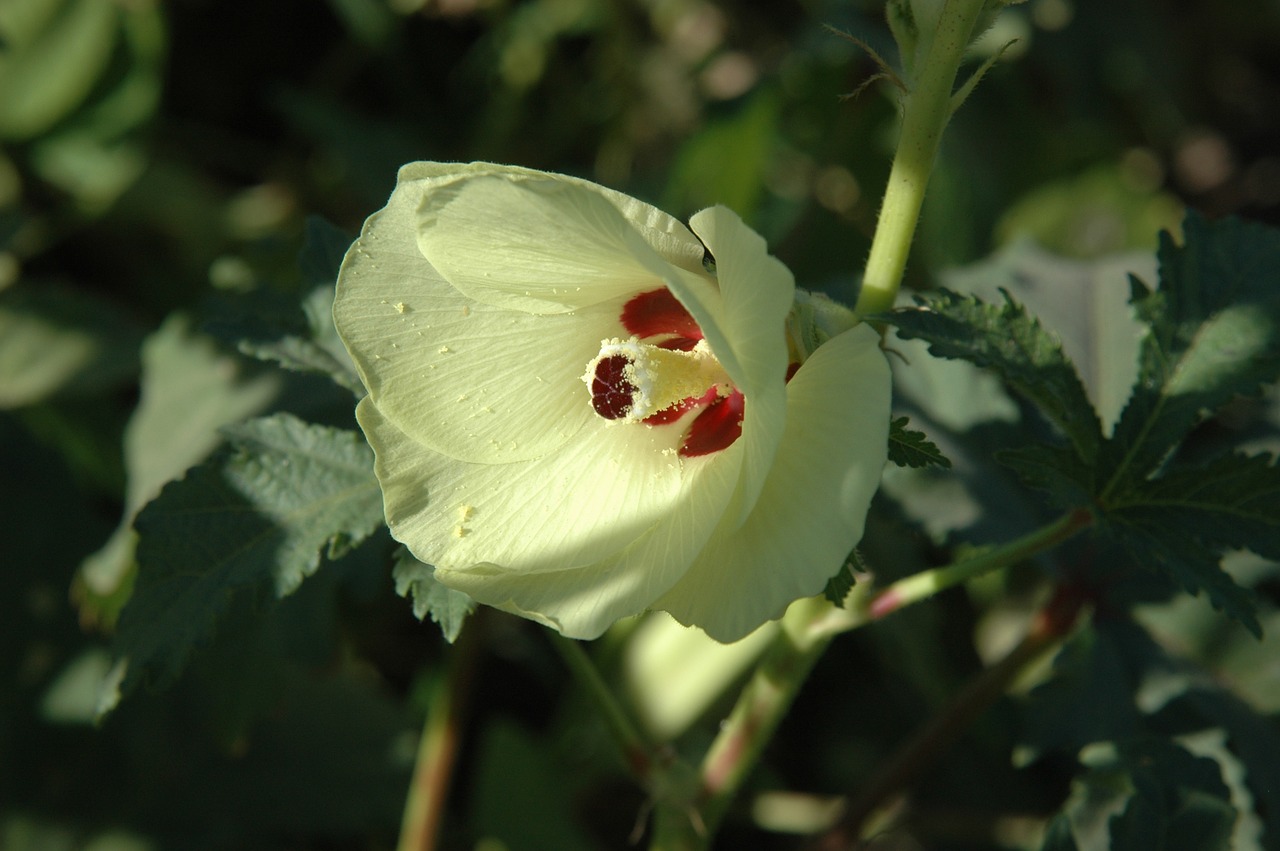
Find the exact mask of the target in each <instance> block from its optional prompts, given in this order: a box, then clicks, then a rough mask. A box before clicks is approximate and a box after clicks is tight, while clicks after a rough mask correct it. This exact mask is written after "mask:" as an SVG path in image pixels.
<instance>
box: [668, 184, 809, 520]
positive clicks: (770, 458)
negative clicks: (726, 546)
mask: <svg viewBox="0 0 1280 851" xmlns="http://www.w3.org/2000/svg"><path fill="white" fill-rule="evenodd" d="M690 224H691V225H692V227H693V230H694V232H695V233H696V234H697V235H698V236H699V237H701V239H702V241H703V242H704V243H705V244H706V245H707V247H708V248H709V249H710V250H711V253H712V254H713V255H714V256H715V258H716V276H717V279H718V281H719V284H720V298H721V307H720V311H719V315H718V316H717V321H716V326H717V330H718V335H719V336H722V337H723V342H721V343H719V344H717V341H716V340H715V339H712V338H711V337H710V336H708V342H709V343H710V344H711V349H712V351H714V352H715V353H716V354H717V356H720V360H721V363H725V358H724V356H723V355H722V352H723V351H724V349H725V348H728V349H729V350H730V351H731V353H732V357H731V358H730V360H729V363H732V364H733V365H734V369H736V371H737V374H736V375H735V374H734V371H732V370H729V368H728V366H727V365H726V371H728V372H729V375H730V376H731V377H732V378H733V379H734V383H735V384H736V385H737V386H738V389H739V390H741V391H742V393H743V395H744V396H745V397H746V408H745V415H744V417H743V423H742V437H741V441H742V442H743V444H744V447H745V457H744V460H743V475H742V480H741V482H740V484H739V494H738V499H737V503H736V505H735V507H734V512H735V515H736V517H735V519H736V521H737V522H739V523H741V522H743V521H745V520H746V518H747V517H748V515H749V514H750V513H751V511H752V509H753V508H754V506H755V504H756V499H757V498H758V497H759V494H760V489H761V488H762V487H763V486H764V481H765V476H766V475H767V474H768V472H769V470H770V468H771V467H772V466H773V464H774V453H775V452H776V451H777V448H778V441H779V440H780V439H781V437H782V430H783V424H784V422H785V420H786V417H787V415H788V414H787V408H788V406H787V402H786V389H785V381H786V372H787V343H786V336H785V334H784V324H785V322H786V316H787V312H788V311H789V310H790V309H791V304H792V302H793V301H794V299H795V281H794V279H793V278H792V275H791V272H790V271H789V270H788V269H787V267H786V266H784V265H783V264H782V263H781V262H780V261H779V260H778V259H777V258H775V257H773V256H771V255H770V254H769V250H768V246H766V245H765V241H764V239H763V238H762V237H761V236H760V235H759V234H757V233H756V232H755V231H753V230H751V228H749V227H747V226H746V225H745V224H744V223H743V221H742V219H740V218H738V216H737V215H736V214H735V213H733V212H732V211H731V210H729V209H727V208H725V207H712V208H710V209H707V210H703V211H702V212H700V213H698V214H696V215H695V216H694V217H693V219H692V220H691V222H690ZM705 330H706V329H705V328H704V331H705ZM718 346H719V347H718Z"/></svg>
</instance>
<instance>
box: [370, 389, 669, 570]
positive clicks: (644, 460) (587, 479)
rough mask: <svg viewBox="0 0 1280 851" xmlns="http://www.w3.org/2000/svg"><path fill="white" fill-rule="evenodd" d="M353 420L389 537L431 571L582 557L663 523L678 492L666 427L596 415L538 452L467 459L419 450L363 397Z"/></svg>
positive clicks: (540, 566)
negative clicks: (363, 440)
mask: <svg viewBox="0 0 1280 851" xmlns="http://www.w3.org/2000/svg"><path fill="white" fill-rule="evenodd" d="M356 416H357V418H358V420H359V422H360V426H361V428H363V429H364V432H365V435H366V436H367V437H368V439H369V443H370V445H372V446H373V449H374V453H375V471H376V473H377V476H378V481H379V482H380V483H381V485H382V493H383V505H384V509H385V513H386V518H387V523H388V525H389V526H390V527H391V532H392V535H393V536H394V537H395V538H396V539H397V540H399V541H401V542H402V543H404V544H406V545H407V546H408V547H409V549H410V550H411V551H412V552H413V554H414V555H415V556H417V557H418V558H419V559H420V560H422V561H425V562H428V563H430V564H433V565H435V567H436V569H437V570H438V571H464V572H465V571H467V570H469V569H470V568H471V567H472V566H473V565H476V564H480V563H485V562H488V563H492V564H495V565H498V566H500V567H501V568H504V569H507V570H510V571H514V572H518V573H520V574H523V575H534V574H542V573H547V572H551V573H554V572H556V571H561V570H564V569H566V568H572V567H576V566H581V565H586V564H591V563H593V562H597V561H600V560H602V559H605V558H608V557H610V556H613V555H616V554H617V553H618V552H620V551H621V550H623V549H625V548H626V547H627V546H628V545H630V544H631V542H633V541H634V540H636V539H637V538H639V537H640V536H642V535H643V534H645V533H646V532H647V531H649V530H650V529H652V528H653V527H654V526H655V525H657V524H659V523H660V522H661V521H663V520H665V519H666V518H667V517H668V516H669V515H670V513H671V511H672V508H673V505H675V504H676V502H677V501H678V500H679V498H680V496H681V494H682V492H683V491H684V490H687V489H688V480H687V479H685V478H684V477H683V472H682V463H683V462H682V461H681V459H680V458H679V457H678V456H677V455H676V452H675V447H676V444H677V442H678V440H679V438H680V434H679V432H678V431H677V430H675V429H670V428H649V427H646V426H643V425H638V424H637V425H611V424H606V423H605V422H604V421H602V420H597V423H595V424H592V426H590V427H588V428H584V429H582V430H581V431H580V432H579V433H578V434H577V435H574V437H572V438H571V439H570V440H569V441H568V442H566V443H565V445H564V446H563V447H562V448H561V449H560V450H558V451H556V452H553V453H551V454H549V455H546V456H544V457H541V458H536V459H532V460H528V461H517V462H513V463H509V464H476V463H468V462H465V461H459V460H457V459H455V458H450V457H447V456H445V455H442V454H440V453H438V452H435V451H432V450H430V449H428V448H426V447H424V446H423V445H422V444H420V443H418V442H417V441H415V440H413V439H412V438H411V437H409V436H407V435H406V434H405V433H404V432H402V431H401V430H400V429H398V428H397V427H396V426H395V424H394V423H393V422H391V421H390V420H389V419H387V418H386V417H384V416H383V415H382V413H381V411H380V409H379V408H378V407H377V406H376V405H375V403H374V402H373V401H371V400H370V399H369V398H368V397H366V398H365V399H364V400H363V401H361V403H360V404H359V406H358V407H357V409H356ZM656 593H658V592H655V595H656Z"/></svg>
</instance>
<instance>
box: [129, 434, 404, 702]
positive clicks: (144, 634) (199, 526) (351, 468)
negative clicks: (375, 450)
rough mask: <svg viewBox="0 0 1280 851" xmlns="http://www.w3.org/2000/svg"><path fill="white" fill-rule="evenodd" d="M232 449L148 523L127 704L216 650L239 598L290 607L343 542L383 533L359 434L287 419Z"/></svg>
mask: <svg viewBox="0 0 1280 851" xmlns="http://www.w3.org/2000/svg"><path fill="white" fill-rule="evenodd" d="M225 433H226V435H227V439H228V443H229V445H228V446H227V447H225V448H224V449H223V450H221V451H219V452H218V453H216V454H215V455H214V456H213V457H212V458H210V459H209V460H208V461H206V462H205V463H203V464H201V465H200V466H198V467H195V468H193V469H192V470H190V471H189V472H188V473H187V475H186V476H185V477H184V478H183V479H180V480H178V481H176V482H172V483H170V484H169V485H167V486H166V487H165V488H164V490H162V491H161V492H160V495H159V496H158V497H157V498H156V499H155V500H153V501H152V502H151V503H149V504H148V505H147V506H146V507H145V508H144V509H143V510H142V511H141V512H140V513H139V515H138V518H137V521H136V524H135V527H136V529H137V532H138V536H139V540H138V550H137V558H138V566H139V571H138V579H137V585H136V586H135V588H134V592H133V596H132V597H131V598H130V600H129V603H128V605H126V606H125V609H124V611H123V612H122V613H121V616H120V623H119V630H118V632H117V635H116V653H117V655H118V656H119V657H121V658H122V659H124V660H126V661H127V665H128V672H127V674H126V677H125V680H124V682H123V683H122V685H121V693H122V694H123V693H127V692H128V690H129V689H130V688H132V687H133V686H136V685H137V684H138V683H139V682H141V681H142V680H143V679H144V678H153V679H155V680H156V681H158V682H159V683H162V684H163V683H167V682H169V681H171V680H172V679H174V678H175V677H176V676H177V675H178V673H179V672H180V671H181V670H182V667H183V665H184V664H185V662H186V659H187V657H188V655H189V653H190V652H191V650H192V648H193V647H195V646H197V645H199V644H201V643H202V642H204V641H206V640H208V638H209V637H210V636H211V635H212V634H213V632H214V631H215V629H216V627H217V623H218V621H219V619H220V618H221V617H222V615H223V614H224V613H225V612H226V611H227V609H228V606H229V605H230V602H231V600H232V599H233V597H234V595H236V594H239V593H267V594H271V595H274V596H277V597H282V596H284V595H286V594H288V593H290V592H291V591H293V590H294V589H295V588H297V587H298V585H299V584H300V583H301V582H302V581H303V579H305V578H306V577H307V576H309V575H310V574H312V573H313V572H314V571H315V570H316V569H317V568H318V567H319V565H320V554H321V551H322V550H323V549H325V548H326V547H329V548H331V549H332V548H333V547H334V545H335V543H336V542H339V541H341V542H347V543H350V542H356V541H360V540H362V539H363V538H364V537H366V536H367V535H369V534H370V533H371V532H372V531H373V530H374V529H376V528H377V527H378V525H379V524H381V523H382V522H383V517H382V497H381V492H380V491H379V489H378V483H377V480H376V479H375V478H374V475H373V455H372V452H371V451H370V449H369V447H368V445H367V444H366V443H365V442H364V440H363V439H362V438H361V437H360V435H359V434H357V433H355V432H350V431H343V430H340V429H333V428H328V427H323V426H316V425H310V424H308V423H305V422H302V421H301V420H298V419H296V418H295V417H292V416H289V415H286V414H277V415H275V416H271V417H265V418H262V419H258V420H252V421H250V422H247V423H244V424H241V425H237V426H234V427H231V428H228V429H226V430H225Z"/></svg>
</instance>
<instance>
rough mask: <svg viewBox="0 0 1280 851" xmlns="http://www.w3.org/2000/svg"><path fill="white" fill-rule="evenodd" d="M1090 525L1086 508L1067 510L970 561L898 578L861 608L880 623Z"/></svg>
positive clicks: (1041, 549)
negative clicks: (882, 619)
mask: <svg viewBox="0 0 1280 851" xmlns="http://www.w3.org/2000/svg"><path fill="white" fill-rule="evenodd" d="M1092 522H1093V515H1092V514H1090V513H1089V511H1088V510H1087V509H1084V508H1080V509H1076V510H1075V511H1070V512H1068V513H1066V514H1064V515H1062V516H1061V517H1059V518H1058V519H1057V520H1054V521H1053V522H1052V523H1049V524H1048V525H1045V526H1041V527H1040V528H1039V529H1036V530H1035V531H1033V532H1029V533H1027V534H1026V535H1024V536H1022V537H1021V538H1018V539H1017V540H1014V541H1010V542H1009V543H1007V544H1002V545H1000V546H998V547H993V548H991V549H988V550H985V551H983V552H981V553H979V554H978V555H976V556H974V557H972V558H968V559H963V560H961V561H957V562H952V563H951V564H948V565H946V566H944V567H938V568H934V569H933V570H924V571H921V572H920V573H915V574H912V575H911V576H908V577H906V578H904V579H899V580H898V581H897V582H894V583H893V584H892V585H890V586H888V587H887V588H885V589H884V590H883V591H881V592H880V593H878V594H875V595H873V596H872V597H871V598H870V599H868V600H865V601H864V602H863V603H862V604H861V606H862V607H863V608H864V610H865V612H866V614H867V616H868V619H869V620H879V619H880V618H883V617H885V616H887V615H890V614H892V613H894V612H896V611H898V610H899V609H901V608H903V607H905V606H909V605H911V604H912V603H916V602H919V601H920V600H924V599H927V598H929V597H932V596H933V595H934V594H937V593H938V592H939V591H945V590H946V589H947V588H950V587H952V586H954V585H960V584H963V583H965V582H968V581H969V580H970V579H973V578H975V577H978V576H982V575H983V574H986V573H990V572H992V571H995V570H1001V569H1002V568H1005V567H1009V566H1010V565H1013V564H1017V563H1018V562H1020V561H1022V560H1023V559H1026V558H1029V557H1031V556H1033V555H1035V554H1036V553H1040V552H1044V551H1045V550H1048V549H1051V548H1053V547H1056V546H1057V545H1058V544H1061V543H1062V542H1064V541H1066V540H1067V539H1069V538H1071V537H1073V536H1074V535H1075V534H1076V533H1078V532H1080V531H1082V530H1084V529H1085V528H1086V527H1088V526H1089V525H1090V524H1091V523H1092Z"/></svg>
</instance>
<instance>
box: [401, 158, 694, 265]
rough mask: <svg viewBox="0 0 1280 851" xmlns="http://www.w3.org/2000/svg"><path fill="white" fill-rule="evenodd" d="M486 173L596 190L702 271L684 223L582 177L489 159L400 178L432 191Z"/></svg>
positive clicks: (428, 165) (646, 234) (661, 247)
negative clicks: (491, 161) (489, 161)
mask: <svg viewBox="0 0 1280 851" xmlns="http://www.w3.org/2000/svg"><path fill="white" fill-rule="evenodd" d="M482 176H498V177H503V178H505V179H507V180H511V181H516V182H518V181H521V180H535V181H546V180H553V181H556V182H559V183H566V184H571V185H573V186H576V187H580V188H582V189H585V190H587V191H589V192H594V193H596V194H597V195H600V196H601V197H603V198H604V199H606V200H607V201H608V202H609V203H611V204H612V205H613V206H614V207H616V208H617V209H618V211H619V212H620V213H622V215H623V216H624V217H625V218H626V219H627V221H628V222H629V223H630V224H631V226H632V227H634V228H635V229H636V230H637V231H639V233H640V235H641V236H642V237H643V238H644V240H645V242H647V243H648V244H649V246H650V247H651V248H653V250H654V251H656V252H658V254H659V255H660V256H661V257H662V258H663V259H664V260H666V261H667V262H668V263H672V264H674V265H676V266H679V267H681V268H683V269H686V270H688V271H690V272H700V271H702V256H703V246H702V243H701V242H699V241H698V239H697V238H696V237H695V236H694V235H693V234H692V233H690V232H689V229H688V228H687V227H685V225H684V223H683V222H681V221H680V220H679V219H677V218H675V217H674V216H670V215H668V214H667V213H664V212H663V211H661V210H659V209H658V208H657V207H654V206H653V205H651V204H646V203H645V202H643V201H641V200H639V199H637V198H632V197H631V196H630V195H624V194H622V193H621V192H618V191H616V190H614V189H610V188H608V187H607V186H601V185H600V184H598V183H592V182H591V181H589V180H583V179H582V178H579V177H571V176H569V175H565V174H552V173H550V172H545V171H537V170H535V169H531V168H523V167H521V166H514V165H499V164H497V163H487V162H473V163H440V162H416V163H409V164H408V165H405V166H403V167H402V168H401V169H400V173H399V175H398V180H399V182H400V183H409V182H419V183H422V184H424V187H425V188H426V189H427V190H428V191H431V190H435V189H440V188H443V187H446V186H448V185H451V184H456V183H460V182H463V181H466V180H468V179H470V178H473V177H482Z"/></svg>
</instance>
